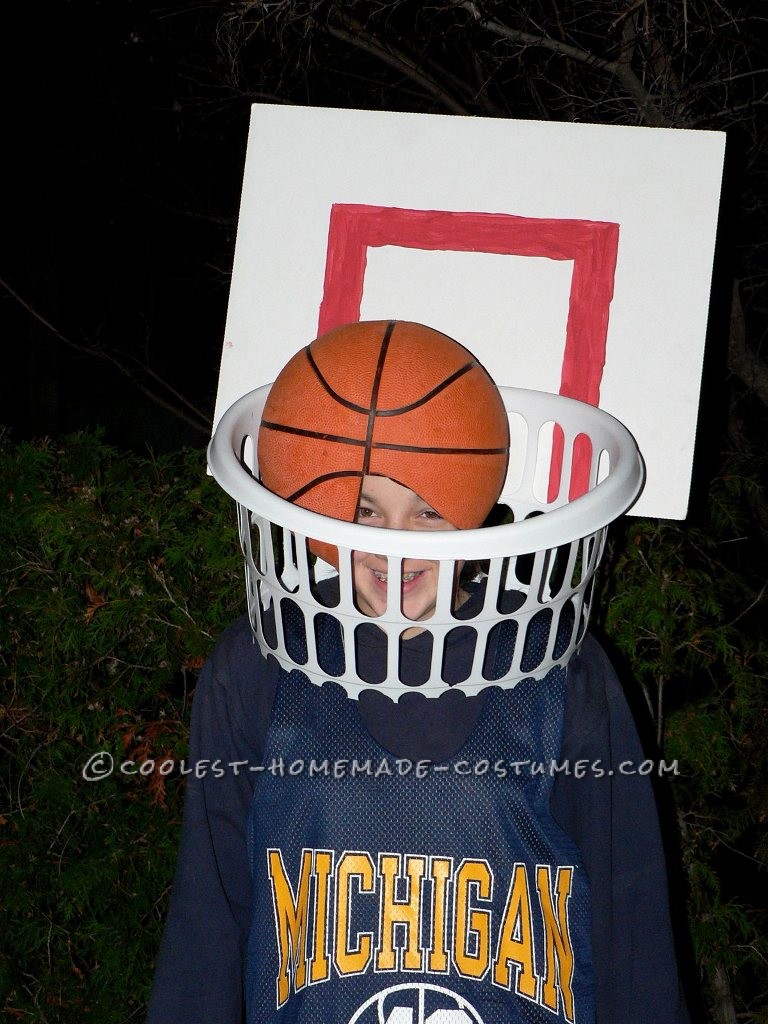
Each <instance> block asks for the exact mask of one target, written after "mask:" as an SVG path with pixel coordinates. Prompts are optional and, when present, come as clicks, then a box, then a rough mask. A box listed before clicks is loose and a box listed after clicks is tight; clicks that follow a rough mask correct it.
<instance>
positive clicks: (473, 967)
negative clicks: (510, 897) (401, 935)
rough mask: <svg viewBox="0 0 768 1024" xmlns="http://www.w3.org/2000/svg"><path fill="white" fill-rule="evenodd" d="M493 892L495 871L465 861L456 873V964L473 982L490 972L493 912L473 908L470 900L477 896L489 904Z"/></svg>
mask: <svg viewBox="0 0 768 1024" xmlns="http://www.w3.org/2000/svg"><path fill="white" fill-rule="evenodd" d="M492 888H493V886H492V876H491V869H490V868H489V867H488V865H487V864H486V863H485V861H478V860H468V861H464V862H463V863H462V865H461V867H460V868H459V870H458V871H457V872H456V885H455V895H454V910H453V913H454V919H455V922H456V927H455V932H454V939H453V962H454V963H455V964H456V969H457V970H458V971H459V972H460V973H461V974H464V975H467V976H468V977H470V978H482V977H483V975H484V974H485V972H486V971H487V970H488V963H489V934H490V925H491V914H490V911H489V910H477V909H476V908H474V907H471V906H470V899H471V896H472V894H473V893H477V896H478V898H479V899H481V900H489V899H490V898H491V894H492ZM470 945H471V946H472V947H474V948H473V949H470Z"/></svg>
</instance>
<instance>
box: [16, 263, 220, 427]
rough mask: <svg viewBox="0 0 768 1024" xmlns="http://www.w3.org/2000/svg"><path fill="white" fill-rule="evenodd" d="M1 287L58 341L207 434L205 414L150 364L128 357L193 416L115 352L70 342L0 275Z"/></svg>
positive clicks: (208, 425)
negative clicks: (112, 371)
mask: <svg viewBox="0 0 768 1024" xmlns="http://www.w3.org/2000/svg"><path fill="white" fill-rule="evenodd" d="M0 288H3V289H4V290H5V292H6V293H7V294H8V295H10V297H11V298H12V299H14V300H15V301H16V302H18V304H19V305H20V306H21V307H22V308H23V309H25V310H26V311H27V313H29V315H30V316H31V317H32V318H33V319H34V320H37V322H38V323H39V324H42V326H43V327H45V328H46V330H48V331H50V332H51V334H53V335H54V337H56V338H58V339H59V341H61V342H63V343H64V344H65V345H67V346H68V347H69V348H71V349H74V350H75V351H76V352H80V353H82V354H83V355H86V356H89V357H91V358H93V359H101V360H103V361H104V362H107V363H111V365H112V366H114V367H115V369H117V370H118V371H119V372H120V373H121V374H122V375H123V376H124V377H126V378H127V379H128V380H129V381H130V382H131V384H133V386H134V387H135V388H137V389H138V390H139V391H140V392H141V393H142V394H143V395H145V396H146V397H147V398H149V399H150V401H152V402H154V403H155V404H156V405H159V406H160V407H161V408H162V409H165V410H166V412H169V413H171V415H173V416H175V417H176V418H177V419H180V420H181V421H182V422H183V423H186V424H187V426H189V427H191V428H192V429H193V430H194V431H196V432H197V433H199V434H202V435H204V436H207V435H208V434H209V433H210V422H209V420H208V417H207V416H205V415H204V414H203V413H202V412H201V411H200V410H199V409H197V408H196V407H195V406H194V405H193V404H192V403H191V402H190V401H189V400H188V399H186V398H184V396H183V395H181V394H179V392H178V391H176V389H175V388H174V387H172V386H171V385H170V384H168V383H167V382H166V381H164V380H163V379H162V378H161V377H159V376H158V375H157V374H156V373H155V372H154V370H152V369H151V368H150V367H148V366H146V365H145V364H143V363H141V362H139V360H137V359H135V357H133V356H129V357H128V358H130V359H132V360H133V361H134V362H136V363H137V364H138V365H139V367H140V368H141V369H142V370H143V371H145V372H146V373H147V374H148V375H149V376H150V377H152V379H153V380H155V381H156V382H157V383H158V384H159V385H160V387H162V388H165V390H166V391H167V392H169V393H170V394H171V395H173V397H174V398H175V399H176V400H177V401H178V402H179V403H181V404H182V405H185V406H186V407H187V408H188V409H189V410H190V411H191V413H192V415H190V414H189V413H187V412H185V411H184V410H183V409H182V408H180V407H179V406H178V405H174V404H173V403H171V402H169V401H168V400H167V399H165V398H163V397H162V395H160V394H158V393H157V392H156V391H154V390H152V389H151V388H149V387H147V385H146V384H145V383H144V382H143V381H142V380H141V379H140V378H139V377H138V376H137V374H136V372H135V371H134V370H132V369H131V368H130V367H129V366H128V365H126V363H125V362H123V361H122V360H121V359H120V358H119V357H118V356H117V354H116V353H114V352H110V351H109V350H108V349H103V348H100V347H97V346H92V345H83V344H81V343H79V342H77V341H73V340H72V338H68V337H67V336H66V335H65V334H62V332H61V331H60V330H59V329H58V328H57V327H54V326H53V324H52V323H51V322H50V321H49V320H46V318H45V317H44V316H43V315H42V313H39V312H38V311H37V310H36V309H35V308H34V307H33V306H30V304H29V303H28V302H26V301H25V300H24V299H23V298H22V297H21V296H20V295H19V294H18V292H16V291H14V289H13V288H11V286H10V285H9V284H8V282H7V281H5V280H4V279H3V278H0Z"/></svg>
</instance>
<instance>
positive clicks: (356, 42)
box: [323, 21, 469, 114]
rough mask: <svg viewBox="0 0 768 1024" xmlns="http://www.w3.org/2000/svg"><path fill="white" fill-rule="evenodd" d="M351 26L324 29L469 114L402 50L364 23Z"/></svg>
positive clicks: (456, 110) (450, 106)
mask: <svg viewBox="0 0 768 1024" xmlns="http://www.w3.org/2000/svg"><path fill="white" fill-rule="evenodd" d="M349 24H350V28H352V29H354V31H353V32H348V31H347V30H346V29H344V28H338V27H336V26H335V25H331V24H328V23H326V24H324V25H323V29H324V31H326V32H327V33H328V34H329V35H331V36H333V37H334V39H340V40H341V41H342V42H345V43H349V45H350V46H355V47H357V49H359V50H363V51H365V53H369V54H370V55H371V56H372V57H376V58H377V59H378V60H380V61H382V62H383V63H384V64H388V65H389V66H390V67H392V68H395V69H396V70H397V71H399V72H401V74H404V75H406V76H407V77H408V78H410V79H411V80H412V81H414V82H416V84H417V85H419V86H420V87H421V88H422V89H424V91H425V92H427V93H429V95H430V96H433V97H434V98H435V99H436V100H439V101H440V103H442V104H443V106H444V107H445V108H446V109H447V110H450V111H451V113H453V114H468V113H469V111H468V110H467V109H466V107H464V106H463V105H462V104H461V103H459V102H458V101H457V100H455V99H454V98H453V97H452V96H451V95H450V94H449V93H447V92H446V91H445V89H443V88H442V87H441V86H440V85H438V83H437V82H435V81H434V80H433V79H432V78H430V77H429V76H428V75H425V74H424V72H422V71H420V70H419V69H418V68H417V67H416V65H415V63H414V62H413V61H412V60H411V59H410V57H407V56H406V55H405V54H404V53H402V52H401V51H400V50H397V49H395V48H394V47H392V46H391V45H389V44H387V46H386V47H385V46H384V45H383V44H382V43H379V42H378V41H377V40H375V39H374V38H373V37H372V36H371V35H370V34H369V33H367V32H366V31H365V29H364V27H363V26H362V25H360V24H359V23H357V22H354V21H353V22H350V23H349Z"/></svg>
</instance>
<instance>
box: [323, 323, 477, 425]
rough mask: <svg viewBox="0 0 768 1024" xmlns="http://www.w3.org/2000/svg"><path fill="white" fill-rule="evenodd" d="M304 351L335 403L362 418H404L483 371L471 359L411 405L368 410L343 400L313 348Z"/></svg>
mask: <svg viewBox="0 0 768 1024" xmlns="http://www.w3.org/2000/svg"><path fill="white" fill-rule="evenodd" d="M395 322H396V321H395ZM304 351H305V352H306V355H307V359H308V361H309V365H310V366H311V368H312V372H313V373H314V374H315V376H316V377H317V380H318V382H319V383H320V385H321V386H322V387H323V389H324V390H325V391H326V392H327V393H328V395H329V396H330V397H331V398H332V399H333V400H334V401H335V402H338V403H339V405H342V406H344V408H345V409H349V410H350V411H351V412H358V413H360V415H361V416H370V415H371V412H373V414H374V416H402V415H403V413H406V412H413V410H414V409H418V408H419V406H421V405H425V404H426V403H427V402H430V401H431V400H432V399H433V398H434V397H435V396H436V395H439V394H440V392H441V391H444V390H445V389H446V388H448V387H450V386H451V384H453V383H454V382H455V381H457V380H458V379H459V378H460V377H463V376H464V374H465V373H469V371H470V370H473V369H474V368H475V367H478V368H479V369H482V367H481V366H480V364H479V363H478V361H477V360H476V359H470V361H469V362H468V363H465V364H464V366H461V367H459V369H458V370H455V371H454V372H453V373H452V374H451V375H450V376H449V377H446V378H445V380H443V381H441V382H440V383H439V384H438V385H437V386H436V387H434V388H432V390H431V391H428V392H427V393H426V394H425V395H422V397H421V398H417V399H416V401H415V402H411V403H410V405H401V406H399V407H398V408H397V409H370V408H366V407H365V406H364V405H358V404H357V403H356V402H350V401H349V399H347V398H342V396H341V395H340V394H339V393H338V392H337V391H334V389H333V388H332V387H331V385H330V384H329V383H328V381H327V380H326V379H325V377H324V376H323V373H322V370H321V369H320V367H319V366H318V365H317V363H316V362H315V357H314V356H313V355H312V348H311V346H309V345H308V346H307V348H306V349H305V350H304Z"/></svg>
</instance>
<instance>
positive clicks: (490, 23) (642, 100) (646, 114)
mask: <svg viewBox="0 0 768 1024" xmlns="http://www.w3.org/2000/svg"><path fill="white" fill-rule="evenodd" d="M458 6H459V7H462V8H463V9H464V10H465V11H468V12H469V13H470V14H471V15H472V17H473V18H474V19H475V20H476V21H477V22H478V24H480V25H482V27H483V28H485V29H487V30H488V31H489V32H493V33H494V35H497V36H500V37H501V38H502V39H508V40H509V41H510V42H513V43H519V44H520V45H522V46H534V47H539V48H540V49H544V50H549V51H550V52H551V53H557V54H559V55H560V56H561V57H568V58H569V59H570V60H574V61H577V62H578V63H580V64H586V65H587V66H588V67H591V68H594V69H595V70H596V71H602V72H604V73H605V74H606V75H609V76H611V77H613V78H615V79H616V80H617V81H618V82H619V83H620V85H621V86H622V88H623V89H624V90H625V92H627V93H628V94H629V96H630V98H631V99H632V101H633V102H634V104H635V106H636V108H637V111H638V113H639V115H640V118H641V120H642V121H643V122H644V123H646V124H648V125H650V126H651V127H653V128H663V127H669V125H670V122H669V120H668V119H667V118H666V117H665V116H664V114H662V112H661V111H660V110H659V108H658V107H657V105H656V101H655V99H654V98H653V96H651V94H650V93H649V92H648V90H647V89H646V88H645V86H644V85H643V83H642V82H641V81H640V79H639V78H638V77H637V75H636V74H635V72H634V71H633V70H632V68H631V67H630V65H629V63H628V62H625V61H624V60H619V61H609V60H605V59H604V58H602V57H597V56H595V54H593V53H590V52H589V51H588V50H582V49H581V47H579V46H572V45H571V44H570V43H565V42H562V41H561V40H559V39H553V38H552V37H551V36H547V35H535V34H534V33H532V32H524V31H523V30H522V29H516V28H510V27H509V26H508V25H503V24H502V23H501V22H500V21H496V20H495V19H494V18H487V17H485V15H484V14H483V13H482V11H481V10H480V9H479V7H478V6H477V4H476V3H474V2H473V0H461V2H460V3H459V5H458Z"/></svg>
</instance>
